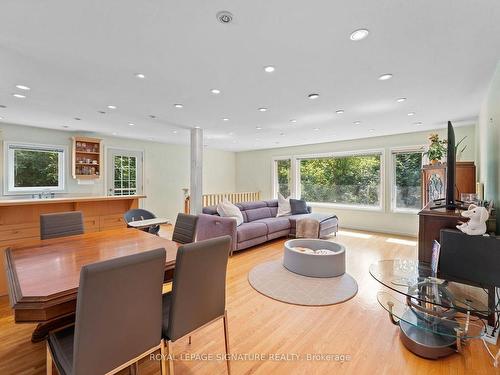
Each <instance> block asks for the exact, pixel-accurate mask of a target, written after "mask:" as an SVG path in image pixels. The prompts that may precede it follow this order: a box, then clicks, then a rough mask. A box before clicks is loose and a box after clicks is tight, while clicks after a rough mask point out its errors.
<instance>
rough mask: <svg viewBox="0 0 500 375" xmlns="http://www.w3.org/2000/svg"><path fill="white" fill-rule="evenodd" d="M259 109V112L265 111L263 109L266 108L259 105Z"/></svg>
mask: <svg viewBox="0 0 500 375" xmlns="http://www.w3.org/2000/svg"><path fill="white" fill-rule="evenodd" d="M259 111H260V112H265V111H267V108H265V107H261V108H259Z"/></svg>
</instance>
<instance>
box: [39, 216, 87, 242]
mask: <svg viewBox="0 0 500 375" xmlns="http://www.w3.org/2000/svg"><path fill="white" fill-rule="evenodd" d="M77 234H83V215H82V213H81V212H80V211H70V212H57V213H53V214H42V215H40V237H41V238H42V240H46V239H49V238H56V237H65V236H74V235H77Z"/></svg>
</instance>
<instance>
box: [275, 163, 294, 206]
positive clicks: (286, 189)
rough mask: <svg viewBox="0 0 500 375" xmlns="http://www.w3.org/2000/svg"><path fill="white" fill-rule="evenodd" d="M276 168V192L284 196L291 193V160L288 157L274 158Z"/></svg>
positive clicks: (286, 196)
mask: <svg viewBox="0 0 500 375" xmlns="http://www.w3.org/2000/svg"><path fill="white" fill-rule="evenodd" d="M274 162H275V168H276V184H277V186H276V193H281V195H283V196H284V197H285V198H288V197H289V196H290V194H291V184H292V177H291V173H290V172H291V167H292V161H291V160H290V159H283V160H275V161H274Z"/></svg>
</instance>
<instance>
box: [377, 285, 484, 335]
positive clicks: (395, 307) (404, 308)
mask: <svg viewBox="0 0 500 375" xmlns="http://www.w3.org/2000/svg"><path fill="white" fill-rule="evenodd" d="M377 300H378V302H379V303H380V305H381V306H382V307H383V308H384V309H385V310H386V311H388V312H389V313H390V314H391V315H392V316H393V318H394V319H395V320H401V321H403V322H406V323H408V324H410V325H411V326H413V327H416V328H419V329H422V330H425V331H427V332H430V333H433V334H436V335H440V336H446V337H453V338H456V337H457V333H458V332H460V337H461V338H462V339H471V338H480V337H481V336H483V334H484V331H485V330H484V325H483V324H481V323H480V322H481V321H480V320H478V319H474V318H471V319H470V320H467V316H466V315H464V314H461V313H455V314H454V315H453V316H449V317H438V316H435V315H431V314H427V313H425V312H423V311H419V310H416V309H415V308H412V307H410V306H408V305H407V304H406V303H405V302H402V301H400V300H398V299H396V298H395V297H394V296H392V295H391V294H389V293H386V292H379V293H378V294H377Z"/></svg>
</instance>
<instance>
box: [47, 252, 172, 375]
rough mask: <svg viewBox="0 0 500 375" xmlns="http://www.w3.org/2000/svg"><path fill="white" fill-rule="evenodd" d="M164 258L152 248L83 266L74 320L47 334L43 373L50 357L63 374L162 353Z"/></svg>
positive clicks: (82, 374)
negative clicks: (158, 351) (45, 361)
mask: <svg viewBox="0 0 500 375" xmlns="http://www.w3.org/2000/svg"><path fill="white" fill-rule="evenodd" d="M165 257H166V252H165V249H156V250H152V251H146V252H143V253H139V254H134V255H129V256H124V257H120V258H115V259H111V260H107V261H104V262H99V263H94V264H89V265H86V266H84V267H82V270H81V272H80V286H79V288H78V297H77V303H76V321H75V325H74V326H70V327H67V328H63V329H61V330H59V331H55V332H51V333H50V334H49V337H48V339H47V374H51V373H52V364H53V362H54V363H55V364H56V367H57V369H58V371H59V374H61V375H69V374H74V375H88V374H108V373H116V372H118V371H120V370H122V369H124V368H127V367H129V366H131V365H134V364H136V363H137V361H138V360H139V359H140V358H143V357H145V356H147V355H149V354H151V353H153V352H154V351H156V350H161V353H162V354H164V350H165V345H164V344H163V340H162V337H161V331H160V329H161V327H162V283H163V273H164V270H165ZM162 357H163V356H162ZM161 368H162V373H163V374H165V370H166V365H165V361H161Z"/></svg>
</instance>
